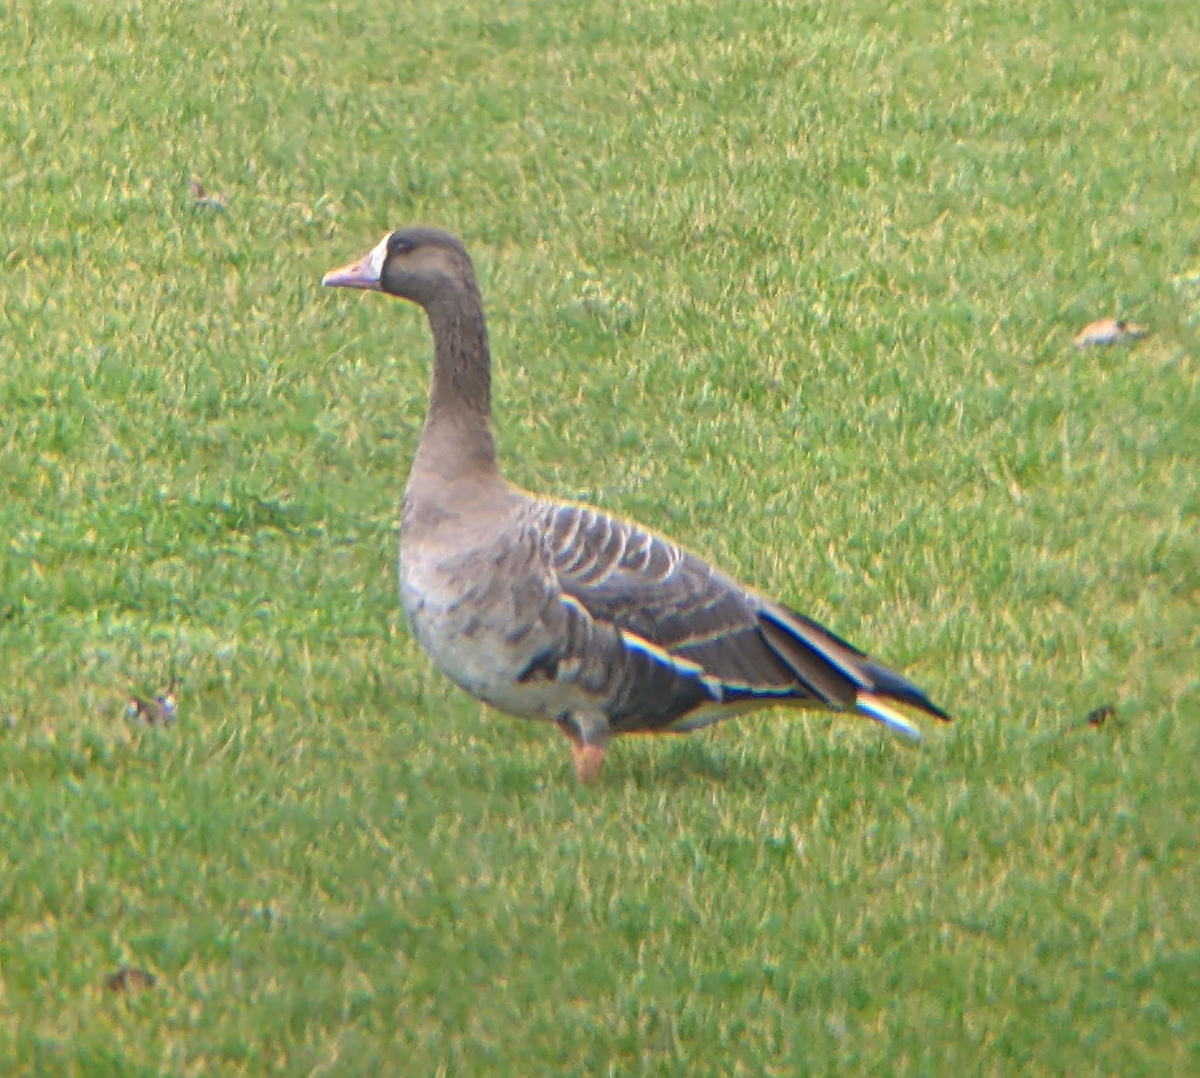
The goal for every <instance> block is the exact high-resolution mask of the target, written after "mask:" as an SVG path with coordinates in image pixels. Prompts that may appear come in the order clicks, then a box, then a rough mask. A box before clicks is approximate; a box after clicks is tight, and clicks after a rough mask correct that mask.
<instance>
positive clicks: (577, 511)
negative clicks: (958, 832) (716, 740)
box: [539, 504, 946, 736]
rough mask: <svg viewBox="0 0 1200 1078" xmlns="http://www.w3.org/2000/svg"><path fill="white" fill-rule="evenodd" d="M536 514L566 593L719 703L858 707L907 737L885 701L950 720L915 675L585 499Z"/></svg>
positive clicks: (908, 729)
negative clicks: (690, 675) (691, 674)
mask: <svg viewBox="0 0 1200 1078" xmlns="http://www.w3.org/2000/svg"><path fill="white" fill-rule="evenodd" d="M539 514H540V517H541V519H540V521H539V526H540V530H541V532H542V534H543V536H544V537H545V544H546V550H547V556H548V558H549V563H550V567H551V570H552V572H553V574H554V576H555V578H556V579H557V581H558V584H559V587H561V589H562V591H563V593H564V594H565V595H566V596H568V597H569V598H570V599H571V600H573V601H574V602H577V603H578V604H579V605H580V607H581V608H582V609H583V610H584V611H586V613H587V614H588V616H590V617H591V618H592V619H595V620H596V621H599V622H604V623H608V624H611V625H612V626H614V627H615V628H616V629H618V630H619V631H620V633H621V634H622V638H623V639H626V640H628V641H630V642H631V644H630V646H633V647H649V648H653V649H657V650H660V651H662V652H664V653H665V654H666V655H667V656H669V657H670V658H671V659H673V660H675V661H676V662H677V663H679V664H680V665H681V667H682V668H684V669H686V668H690V667H695V669H696V670H697V676H698V677H702V679H703V681H704V683H705V684H707V685H708V686H710V689H711V692H712V696H713V698H714V699H715V700H717V701H719V702H720V704H722V705H723V709H725V710H745V709H746V708H747V707H752V706H756V705H759V704H767V703H770V702H791V703H810V704H813V705H817V706H820V705H824V706H827V707H832V708H835V709H839V710H843V709H846V710H855V711H861V712H863V713H865V714H869V715H870V716H871V717H872V718H874V719H876V720H878V721H880V722H883V723H884V724H885V725H888V726H890V727H892V728H894V729H898V730H900V732H902V733H904V734H906V735H908V736H916V730H915V728H914V727H912V726H911V724H909V723H908V722H907V720H904V719H903V718H902V717H901V716H899V715H898V714H897V713H895V712H894V711H892V710H891V709H890V708H888V707H887V704H886V703H885V702H884V700H885V699H887V700H893V701H897V702H900V703H903V704H908V705H911V706H915V707H918V708H920V709H921V710H924V711H926V712H928V713H929V714H932V715H936V716H938V717H939V718H945V717H946V716H945V713H944V712H942V711H941V710H940V709H939V708H937V707H936V706H935V705H933V704H932V703H931V702H930V701H929V700H928V698H927V697H926V696H925V694H924V693H922V692H921V691H920V690H919V689H918V688H917V687H916V686H915V685H913V684H912V683H911V682H909V681H907V680H906V679H904V678H902V677H901V676H900V675H899V674H896V673H894V672H893V671H891V670H889V669H887V668H886V667H884V666H882V665H880V664H878V663H875V662H872V661H871V660H870V659H868V658H867V657H866V656H865V655H864V654H863V653H862V652H861V651H859V650H858V649H857V648H855V647H853V646H852V645H850V644H848V643H847V642H846V641H844V640H842V639H841V638H839V637H838V636H836V635H835V634H833V633H831V632H830V631H829V630H828V629H826V628H824V626H822V625H820V624H818V623H817V622H815V621H813V620H812V619H811V618H808V617H805V616H804V615H802V614H799V613H797V612H795V611H793V610H790V609H788V608H787V607H785V606H783V605H782V604H778V603H774V602H771V601H769V600H766V599H763V598H762V597H760V596H758V595H757V594H755V593H754V592H752V591H750V590H748V589H746V588H744V587H742V586H741V585H739V584H737V583H736V582H735V581H733V580H731V579H730V578H729V577H727V576H725V575H724V574H723V573H721V572H719V571H718V570H717V569H714V568H713V567H712V566H710V565H708V564H707V563H706V562H704V561H703V560H701V559H700V558H698V557H697V556H696V555H694V554H691V553H689V552H688V551H685V550H682V549H681V548H679V547H678V546H676V545H674V544H673V543H671V542H670V541H669V540H667V539H665V538H663V537H661V536H659V535H656V534H654V533H653V532H651V531H649V530H647V529H645V528H642V527H640V526H638V525H636V524H632V523H628V522H626V521H621V520H617V519H614V518H613V517H610V516H608V515H607V514H605V513H602V512H600V511H598V510H595V509H592V508H589V507H586V506H576V505H557V504H543V505H540V506H539ZM881 698H883V699H881ZM868 705H874V706H868ZM881 711H882V712H883V714H881V713H880V712H881Z"/></svg>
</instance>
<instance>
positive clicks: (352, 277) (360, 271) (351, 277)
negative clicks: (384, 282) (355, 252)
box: [321, 251, 379, 292]
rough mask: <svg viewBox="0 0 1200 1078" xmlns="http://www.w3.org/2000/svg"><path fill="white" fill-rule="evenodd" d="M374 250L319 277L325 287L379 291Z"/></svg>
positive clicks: (377, 268)
mask: <svg viewBox="0 0 1200 1078" xmlns="http://www.w3.org/2000/svg"><path fill="white" fill-rule="evenodd" d="M378 261H379V260H378V259H377V258H376V257H375V252H374V251H372V252H371V253H370V254H368V255H363V257H362V258H360V259H359V260H358V261H357V262H351V263H350V264H349V265H348V266H342V267H341V268H340V269H334V270H330V271H329V272H328V273H327V274H325V276H324V277H322V278H321V284H322V285H324V286H325V287H326V288H370V289H374V290H375V291H376V292H378V291H379V265H378Z"/></svg>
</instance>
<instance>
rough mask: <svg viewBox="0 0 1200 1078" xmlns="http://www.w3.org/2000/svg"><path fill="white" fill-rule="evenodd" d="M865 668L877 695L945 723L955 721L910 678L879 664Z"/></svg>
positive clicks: (871, 663)
mask: <svg viewBox="0 0 1200 1078" xmlns="http://www.w3.org/2000/svg"><path fill="white" fill-rule="evenodd" d="M863 667H864V669H865V670H866V672H867V674H868V676H869V677H870V678H871V680H872V681H873V682H874V683H875V691H876V692H877V693H880V694H881V695H883V696H887V697H890V698H891V699H893V700H897V701H899V702H900V703H902V704H909V705H911V706H912V707H915V708H917V709H918V710H920V711H924V712H925V713H926V714H927V715H932V716H933V717H934V718H935V719H941V720H942V721H943V722H953V721H954V720H953V719H952V718H951V717H950V715H949V714H947V713H946V712H945V711H943V710H942V709H941V708H940V707H938V706H937V704H935V703H934V702H933V701H932V700H930V699H929V697H928V696H926V695H925V694H924V693H923V692H922V691H921V690H920V689H918V688H917V687H916V686H915V685H914V684H913V683H912V682H911V681H909V680H908V678H905V677H901V676H900V675H899V674H897V673H896V672H895V671H894V670H889V669H888V668H887V667H886V666H880V665H879V664H878V663H873V662H865V663H863Z"/></svg>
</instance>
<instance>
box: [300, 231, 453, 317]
mask: <svg viewBox="0 0 1200 1078" xmlns="http://www.w3.org/2000/svg"><path fill="white" fill-rule="evenodd" d="M321 284H323V285H324V286H325V287H326V288H369V289H372V290H374V291H376V292H386V293H388V295H391V296H399V297H400V298H401V299H407V300H410V301H412V302H413V303H416V304H418V305H420V306H421V307H424V308H426V309H428V308H429V307H430V305H431V304H432V303H433V302H434V301H435V300H438V299H441V298H444V297H447V296H456V295H460V294H462V293H463V292H468V293H470V292H474V291H475V290H476V285H475V272H474V270H473V269H472V268H471V259H470V258H469V257H468V255H467V251H466V248H464V247H463V245H462V243H461V242H459V240H458V239H456V238H455V237H454V236H451V235H450V233H448V232H442V231H441V230H440V229H436V228H398V229H396V231H395V232H389V233H388V234H387V235H386V236H384V237H383V239H381V240H380V241H379V242H378V243H377V244H376V245H375V246H374V247H373V248H372V249H371V250H370V251H369V252H368V253H367V254H365V255H363V257H362V258H360V259H359V260H358V261H357V262H351V263H350V264H349V265H346V266H342V267H341V268H340V269H335V270H330V271H329V272H328V273H327V274H325V276H324V277H323V278H321Z"/></svg>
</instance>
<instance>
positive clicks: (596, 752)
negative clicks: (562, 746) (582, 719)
mask: <svg viewBox="0 0 1200 1078" xmlns="http://www.w3.org/2000/svg"><path fill="white" fill-rule="evenodd" d="M558 728H559V729H560V730H561V731H562V732H563V734H564V735H565V736H566V739H567V740H568V741H569V742H570V743H571V759H572V760H574V761H575V777H576V778H577V779H578V780H579V781H580V782H581V783H582V784H584V785H585V786H586V785H587V784H588V783H590V782H594V781H595V779H596V776H597V775H599V774H600V765H601V764H602V763H604V747H605V746H604V743H605V741H607V740H608V739H607V737H603V736H593V737H590V738H585V737H584V735H583V734H582V733H581V732H580V730H579V726H578V724H576V723H574V722H571V721H564V722H560V723H559V724H558Z"/></svg>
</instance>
